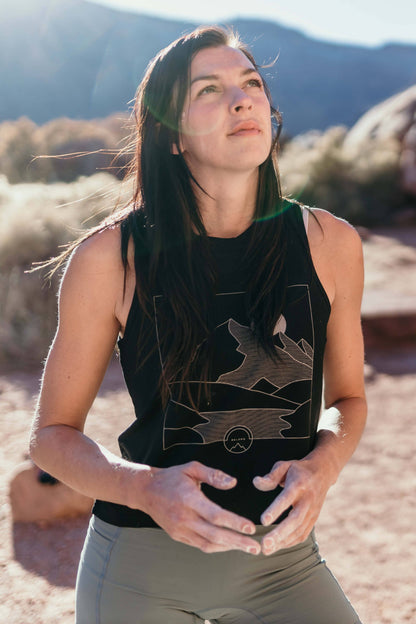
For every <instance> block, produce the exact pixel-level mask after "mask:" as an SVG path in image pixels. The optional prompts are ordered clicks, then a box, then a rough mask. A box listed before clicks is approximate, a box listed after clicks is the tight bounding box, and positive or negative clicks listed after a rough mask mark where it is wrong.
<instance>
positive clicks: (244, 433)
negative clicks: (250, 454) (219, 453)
mask: <svg viewBox="0 0 416 624" xmlns="http://www.w3.org/2000/svg"><path fill="white" fill-rule="evenodd" d="M252 443H253V434H252V433H251V431H250V429H248V427H233V428H232V429H229V430H228V431H227V433H226V434H225V436H224V446H225V448H226V449H227V451H230V453H244V452H245V451H248V449H249V448H250V446H251V445H252Z"/></svg>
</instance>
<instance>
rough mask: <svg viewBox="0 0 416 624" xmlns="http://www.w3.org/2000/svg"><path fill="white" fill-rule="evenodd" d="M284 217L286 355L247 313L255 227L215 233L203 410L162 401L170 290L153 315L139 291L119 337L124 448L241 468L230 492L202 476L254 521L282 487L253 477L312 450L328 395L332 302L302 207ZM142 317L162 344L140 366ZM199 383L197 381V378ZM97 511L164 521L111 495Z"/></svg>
mask: <svg viewBox="0 0 416 624" xmlns="http://www.w3.org/2000/svg"><path fill="white" fill-rule="evenodd" d="M284 215H285V218H286V219H287V224H288V229H287V232H288V247H287V256H286V262H287V269H288V281H287V289H286V303H285V306H284V308H283V313H282V315H281V316H280V318H279V320H278V322H277V324H276V328H275V332H274V334H275V335H274V342H275V345H276V349H278V352H279V356H280V357H279V361H278V362H277V363H276V362H275V361H274V360H272V359H271V358H270V357H269V356H268V355H267V354H266V353H265V351H264V350H263V349H262V348H261V347H259V345H258V343H257V340H256V339H255V336H254V334H253V332H252V331H251V329H250V326H249V321H248V318H247V316H246V312H245V305H244V294H245V276H244V274H242V273H243V271H242V270H241V268H240V267H241V262H240V260H241V257H242V255H243V253H244V250H245V248H246V246H247V242H248V239H249V236H250V230H251V228H249V229H248V230H246V231H245V232H243V233H242V234H241V235H240V236H238V237H236V238H231V239H220V238H210V245H211V247H212V253H213V255H214V258H215V260H216V262H217V265H218V266H219V267H223V270H222V271H221V275H220V279H219V286H218V288H217V292H216V295H215V306H214V308H215V309H214V331H213V345H214V347H213V361H212V366H211V370H210V373H209V378H208V383H209V385H210V393H209V397H210V398H209V400H206V401H204V402H203V403H202V404H201V403H200V404H199V409H198V411H197V410H195V409H193V408H192V405H191V404H190V402H189V401H188V400H187V398H186V396H183V395H182V397H181V400H180V401H175V399H174V397H175V396H176V394H175V392H174V391H173V390H174V389H172V388H171V389H170V390H172V392H171V397H172V398H171V399H170V400H169V402H168V404H167V406H166V408H165V409H163V407H162V403H161V398H160V395H159V392H158V380H159V376H160V373H161V366H162V363H163V356H162V354H161V351H160V348H159V345H158V344H157V343H158V334H159V327H158V322H159V321H160V314H158V310H161V306H163V296H161V295H155V296H154V297H153V319H152V320H151V321H150V320H146V319H145V318H144V315H143V314H142V312H141V309H140V307H139V303H138V299H137V295H136V294H135V295H134V298H133V302H132V306H131V309H130V313H129V316H128V320H127V323H126V328H125V333H124V336H123V338H121V339H120V340H119V349H120V361H121V366H122V369H123V374H124V378H125V381H126V385H127V388H128V391H129V393H130V396H131V398H132V401H133V405H134V409H135V414H136V419H135V420H134V422H133V423H132V425H131V426H130V427H129V428H128V429H127V430H126V431H124V432H123V433H122V434H121V435H120V437H119V446H120V450H121V453H122V456H123V457H124V458H125V459H127V460H129V461H132V462H138V463H142V464H147V465H150V466H157V467H160V468H166V467H169V466H174V465H180V464H184V463H187V462H189V461H192V460H198V461H200V462H201V463H203V464H205V465H207V466H210V467H212V468H220V469H221V470H223V471H224V472H226V473H228V474H230V475H232V476H235V477H236V478H237V485H236V486H235V487H234V488H233V489H231V490H227V491H223V490H218V489H216V488H213V487H211V486H209V485H207V484H202V491H203V492H204V493H205V494H206V495H207V496H208V498H210V499H211V500H213V501H214V502H215V503H217V504H219V505H220V506H222V507H224V508H225V509H228V510H230V511H233V512H235V513H237V514H239V515H241V516H243V517H245V518H249V519H250V520H252V521H253V522H254V523H255V524H260V515H261V514H262V513H263V511H264V510H265V509H266V508H267V507H268V505H269V504H270V503H271V502H272V501H273V500H274V499H275V498H276V496H277V495H278V493H279V491H280V489H279V488H278V489H276V490H274V491H272V492H261V491H259V490H257V489H256V488H255V487H254V485H253V483H252V480H253V478H254V477H255V476H257V475H260V476H263V475H264V474H266V473H267V472H269V470H270V469H271V468H272V466H273V464H274V463H275V462H276V461H278V460H287V459H300V458H302V457H304V456H305V455H307V453H308V452H310V451H311V449H312V448H313V446H314V442H315V437H316V431H317V424H318V420H319V415H320V410H321V400H322V367H323V356H324V349H325V342H326V326H327V322H328V318H329V314H330V303H329V300H328V297H327V294H326V292H325V290H324V288H323V286H322V284H321V282H320V281H319V278H318V276H317V274H316V272H315V269H314V266H313V262H312V258H311V255H310V250H309V244H308V239H307V235H306V231H305V226H304V222H303V219H302V210H301V208H300V207H299V206H298V205H297V204H292V206H291V208H290V209H289V210H287V211H286V212H285V213H284ZM251 227H253V226H251ZM143 322H148V323H149V327H148V331H149V332H151V334H152V335H153V337H154V340H155V341H156V344H157V347H158V348H156V349H154V351H153V353H152V355H151V356H150V357H149V358H148V360H147V361H146V363H145V365H144V366H143V367H141V368H140V369H139V370H137V365H136V362H137V357H136V356H137V337H138V328H139V327H141V323H143ZM190 382H191V386H192V385H193V384H198V379H192V380H190ZM93 513H94V514H96V515H97V516H98V517H100V518H101V519H102V520H104V521H106V522H109V523H111V524H115V525H118V526H129V527H157V526H158V525H157V524H156V523H155V522H154V521H153V519H152V518H151V517H150V516H148V515H147V514H145V513H144V512H142V511H139V510H133V509H130V508H129V507H126V506H122V505H117V504H114V503H109V502H105V501H96V502H95V505H94V508H93ZM279 520H280V519H279ZM279 520H278V521H279Z"/></svg>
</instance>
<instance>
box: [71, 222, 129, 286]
mask: <svg viewBox="0 0 416 624" xmlns="http://www.w3.org/2000/svg"><path fill="white" fill-rule="evenodd" d="M120 249H121V246H120V227H119V226H118V225H115V226H112V227H109V228H106V229H104V230H102V231H101V232H96V233H95V234H93V235H92V236H90V237H89V238H87V239H86V240H84V241H82V242H81V243H80V244H79V245H78V246H77V247H76V249H75V250H74V252H73V253H72V255H71V258H70V261H69V263H68V267H67V271H68V270H70V271H72V272H74V271H75V272H77V273H78V272H79V273H80V277H81V276H82V275H85V272H87V273H88V275H92V274H100V273H102V272H103V271H104V272H107V271H110V272H111V273H113V272H116V271H119V270H122V269H123V263H122V261H121V251H120Z"/></svg>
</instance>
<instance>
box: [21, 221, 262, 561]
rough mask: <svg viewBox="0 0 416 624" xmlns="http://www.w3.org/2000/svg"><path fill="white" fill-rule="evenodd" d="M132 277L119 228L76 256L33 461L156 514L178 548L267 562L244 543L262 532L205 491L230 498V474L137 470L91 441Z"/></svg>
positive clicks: (193, 467)
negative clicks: (247, 554)
mask: <svg viewBox="0 0 416 624" xmlns="http://www.w3.org/2000/svg"><path fill="white" fill-rule="evenodd" d="M123 275H124V273H123V266H122V263H121V259H120V235H119V231H118V229H117V228H115V229H113V230H106V231H105V232H103V233H101V234H98V235H94V236H93V237H92V238H91V239H89V240H88V241H87V242H85V243H83V244H82V245H81V246H80V247H79V248H78V249H77V250H76V252H75V253H74V254H73V256H72V258H71V261H70V263H69V265H68V268H67V270H66V272H65V275H64V279H63V281H62V285H61V289H60V294H59V323H58V329H57V333H56V336H55V339H54V341H53V344H52V347H51V349H50V352H49V355H48V358H47V362H46V366H45V371H44V375H43V379H42V387H41V392H40V396H39V400H38V405H37V410H36V414H35V418H34V422H33V427H32V433H31V443H30V448H31V456H32V458H33V459H34V461H35V462H36V463H37V464H38V465H39V466H40V467H41V468H43V469H44V470H46V471H47V472H49V473H50V474H52V475H54V476H55V477H57V478H58V479H59V480H61V481H62V482H64V483H66V484H68V485H69V486H70V487H72V488H74V489H76V490H78V491H80V492H82V493H83V494H86V495H87V496H90V497H92V498H100V499H103V500H107V501H111V502H115V503H119V504H124V505H127V506H129V507H131V508H134V509H141V510H143V511H145V512H146V513H149V514H150V515H151V516H152V518H153V519H154V520H155V521H156V522H157V523H158V524H159V525H160V526H161V527H162V528H164V529H165V530H166V531H167V532H168V533H169V534H170V535H171V537H173V538H174V539H177V540H178V541H183V542H185V543H188V544H190V545H193V546H195V547H198V548H200V549H201V550H204V551H206V552H215V551H221V550H230V549H233V548H237V549H241V550H244V551H247V550H248V549H249V548H254V550H255V552H256V553H258V552H259V550H260V548H259V545H258V543H257V542H256V541H254V540H252V539H251V538H248V537H244V536H243V535H241V533H242V532H246V533H254V532H255V526H254V524H253V523H252V522H250V521H249V520H247V519H245V518H242V517H240V516H237V515H236V514H233V513H231V512H228V511H226V510H223V509H221V507H219V506H218V505H215V504H214V503H212V502H211V501H209V499H208V498H206V497H205V496H204V494H203V493H202V492H201V490H200V483H201V482H206V483H210V484H211V485H213V486H214V487H217V488H220V489H229V488H230V487H233V486H234V485H235V483H236V482H235V479H234V480H233V479H232V478H229V479H228V481H227V478H226V477H227V475H225V474H224V473H223V472H221V471H219V470H214V469H212V468H209V467H207V466H203V465H202V464H200V463H199V462H190V463H188V464H184V465H183V466H174V467H172V468H166V469H161V468H155V467H151V466H147V465H142V464H137V463H133V462H127V461H125V460H123V459H122V458H120V457H118V456H116V455H114V454H113V453H110V452H109V451H108V450H107V449H105V448H103V447H102V446H101V445H99V444H97V443H96V442H94V441H93V440H91V439H90V438H88V437H87V436H86V435H85V434H84V433H83V431H84V425H85V420H86V418H87V414H88V411H89V409H90V407H91V405H92V402H93V400H94V398H95V396H96V393H97V391H98V389H99V387H100V384H101V382H102V379H103V376H104V373H105V370H106V368H107V366H108V363H109V360H110V358H111V355H112V352H113V349H114V345H115V342H116V340H117V335H118V332H119V330H120V321H119V319H120V309H121V307H122V301H123V291H122V289H123ZM245 527H246V530H245ZM227 529H231V530H227Z"/></svg>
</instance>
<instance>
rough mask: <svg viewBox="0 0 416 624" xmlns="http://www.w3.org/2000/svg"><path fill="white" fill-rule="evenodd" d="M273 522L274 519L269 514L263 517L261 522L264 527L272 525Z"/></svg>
mask: <svg viewBox="0 0 416 624" xmlns="http://www.w3.org/2000/svg"><path fill="white" fill-rule="evenodd" d="M272 520H273V518H272V517H271V516H270V515H269V514H266V515H265V516H263V517H262V520H261V522H262V524H263V525H267V524H270V523H271V522H272Z"/></svg>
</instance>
